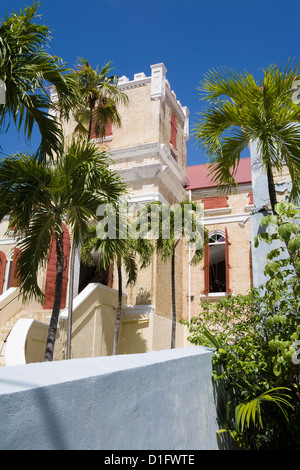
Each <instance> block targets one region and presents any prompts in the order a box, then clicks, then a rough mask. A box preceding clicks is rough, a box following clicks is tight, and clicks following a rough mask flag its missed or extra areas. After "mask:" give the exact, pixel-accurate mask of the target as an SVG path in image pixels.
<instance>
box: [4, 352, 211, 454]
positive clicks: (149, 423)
mask: <svg viewBox="0 0 300 470" xmlns="http://www.w3.org/2000/svg"><path fill="white" fill-rule="evenodd" d="M211 357H212V352H211V351H210V350H209V349H206V348H202V347H190V348H185V349H173V350H164V351H155V352H150V353H144V354H132V355H120V356H108V357H97V358H90V359H73V360H70V361H57V362H50V363H35V364H27V365H21V366H12V367H3V368H1V369H0V436H1V438H0V448H1V449H6V450H11V449H13V450H18V449H26V450H27V449H28V450H29V449H30V450H31V449H33V450H39V449H43V450H44V449H51V450H63V449H65V450H71V449H78V450H89V449H105V450H107V449H109V450H122V449H132V450H154V449H158V450H189V449H194V450H197V449H203V450H210V449H217V439H216V430H217V424H216V410H215V404H214V400H213V390H212V383H211Z"/></svg>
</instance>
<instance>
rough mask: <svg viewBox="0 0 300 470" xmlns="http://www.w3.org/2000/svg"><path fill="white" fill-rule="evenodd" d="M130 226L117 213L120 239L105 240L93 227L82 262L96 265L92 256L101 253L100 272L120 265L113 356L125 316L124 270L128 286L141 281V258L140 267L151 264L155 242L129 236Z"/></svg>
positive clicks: (83, 248) (117, 231)
mask: <svg viewBox="0 0 300 470" xmlns="http://www.w3.org/2000/svg"><path fill="white" fill-rule="evenodd" d="M106 215H107V212H105V214H104V216H105V217H106ZM102 220H103V217H102ZM120 220H122V223H120ZM99 221H100V222H101V217H100V218H99ZM129 227H130V222H128V220H127V219H126V218H125V217H124V216H123V215H122V214H120V212H119V211H118V212H116V236H115V237H114V238H110V237H109V236H105V237H103V236H101V235H100V234H99V231H98V230H99V227H98V228H97V227H92V228H91V230H90V234H89V236H88V237H87V239H86V241H85V243H84V245H83V247H82V250H81V254H82V259H83V260H84V262H85V263H86V264H91V265H93V263H94V261H93V258H92V254H94V253H100V255H101V256H100V258H99V259H98V269H100V268H104V269H108V268H109V267H110V266H111V265H113V264H116V267H117V272H118V313H117V319H116V326H115V333H114V341H113V351H112V354H113V355H115V354H116V353H117V345H118V337H119V330H120V321H121V314H122V294H123V279H122V267H123V266H124V269H125V272H126V275H127V285H130V284H131V285H132V284H134V283H135V282H136V280H137V274H138V264H137V258H139V260H140V268H141V269H143V268H145V267H147V266H148V265H149V263H150V261H151V258H152V254H153V244H152V243H151V241H150V240H148V239H146V238H140V237H138V238H134V239H133V238H131V237H130V233H128V232H129V230H128V228H129Z"/></svg>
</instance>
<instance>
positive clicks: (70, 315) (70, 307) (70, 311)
mask: <svg viewBox="0 0 300 470" xmlns="http://www.w3.org/2000/svg"><path fill="white" fill-rule="evenodd" d="M75 251H76V247H75V243H74V240H73V243H72V250H71V257H70V279H69V295H68V297H69V299H68V335H67V359H71V343H72V318H73V293H74V262H75Z"/></svg>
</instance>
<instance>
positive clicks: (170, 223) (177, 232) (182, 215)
mask: <svg viewBox="0 0 300 470" xmlns="http://www.w3.org/2000/svg"><path fill="white" fill-rule="evenodd" d="M155 206H156V207H157V208H158V213H157V210H153V209H152V208H155ZM198 209H199V210H200V211H199V213H201V209H200V206H198V205H197V203H195V202H188V201H183V202H181V203H180V204H176V205H174V206H170V207H169V206H167V205H163V204H162V203H160V202H155V203H150V204H148V205H147V211H148V224H149V225H148V228H149V229H150V230H152V231H154V232H155V239H156V243H155V245H156V250H157V252H158V253H159V254H160V257H161V260H162V261H167V260H169V259H170V258H171V295H172V334H171V349H173V348H175V338H176V321H177V313H176V285H175V269H176V267H175V258H176V247H177V246H178V244H179V242H180V240H183V239H184V237H185V239H187V240H188V241H189V243H191V246H194V254H193V257H192V259H191V265H193V266H195V265H197V264H198V263H199V262H200V261H201V260H202V258H203V256H204V246H205V243H207V233H206V230H205V229H204V227H203V226H202V224H201V223H200V224H199V222H200V220H199V219H197V215H196V214H197V210H198ZM187 214H189V215H190V221H191V222H190V225H189V224H188V223H186V221H187Z"/></svg>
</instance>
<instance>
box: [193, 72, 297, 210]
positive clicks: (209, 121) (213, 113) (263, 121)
mask: <svg viewBox="0 0 300 470" xmlns="http://www.w3.org/2000/svg"><path fill="white" fill-rule="evenodd" d="M299 71H300V65H299V64H297V65H296V66H295V67H290V66H287V67H286V68H285V70H284V71H281V69H280V67H278V66H270V67H269V68H267V69H266V70H264V71H263V79H262V80H261V81H256V80H255V78H254V77H253V76H252V75H251V74H250V73H248V72H245V73H243V74H242V73H235V72H233V71H231V70H226V69H224V70H223V69H221V70H219V69H217V70H212V71H210V72H209V73H208V74H207V75H206V76H205V78H204V80H203V81H202V83H201V84H200V87H199V91H200V97H201V99H202V100H203V101H205V102H208V105H207V108H206V109H204V110H203V111H201V112H200V113H199V121H198V123H197V125H196V127H195V131H194V136H195V139H196V140H197V141H198V144H199V147H200V148H202V149H203V150H204V151H205V152H206V154H207V156H208V158H209V161H210V167H211V172H212V174H213V180H214V181H217V182H219V183H220V185H221V186H224V187H225V188H227V189H229V188H230V187H232V186H234V185H235V179H234V175H235V171H236V168H237V166H238V163H239V160H240V158H241V152H242V151H243V150H244V149H245V148H246V147H247V146H248V145H249V144H250V143H252V142H253V143H256V144H257V149H258V153H259V158H260V162H261V165H262V167H263V168H264V169H265V171H266V174H267V179H268V188H269V196H270V203H271V207H272V210H273V213H276V211H275V205H276V203H277V199H276V191H275V185H274V169H276V170H281V169H282V167H283V165H287V167H288V169H289V172H290V176H291V179H292V183H293V189H292V193H291V197H292V198H293V199H296V198H297V197H298V196H299V194H300V184H299V181H300V125H299V124H300V108H299V106H297V105H296V104H295V103H294V102H293V100H292V94H293V92H294V90H295V86H294V80H295V78H296V77H297V76H298V75H299Z"/></svg>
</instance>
